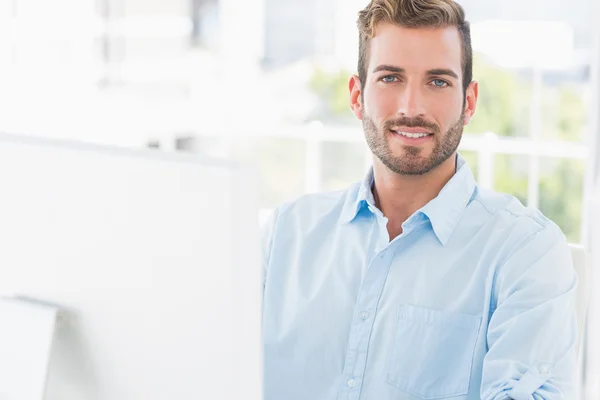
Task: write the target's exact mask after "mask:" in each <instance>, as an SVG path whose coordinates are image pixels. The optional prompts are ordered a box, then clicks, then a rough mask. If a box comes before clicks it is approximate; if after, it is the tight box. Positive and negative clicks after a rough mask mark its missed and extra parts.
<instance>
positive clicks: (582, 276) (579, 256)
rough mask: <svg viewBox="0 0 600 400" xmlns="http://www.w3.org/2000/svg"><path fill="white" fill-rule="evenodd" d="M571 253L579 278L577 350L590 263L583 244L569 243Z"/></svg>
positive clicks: (588, 291) (588, 295)
mask: <svg viewBox="0 0 600 400" xmlns="http://www.w3.org/2000/svg"><path fill="white" fill-rule="evenodd" d="M570 248H571V255H572V257H573V266H574V267H575V271H576V272H577V277H578V278H579V287H578V289H577V322H578V325H579V340H578V342H577V350H578V354H579V349H580V347H581V340H582V338H583V334H584V329H585V316H586V311H587V305H588V300H589V297H590V291H591V285H590V283H591V274H592V271H591V265H590V261H591V260H590V257H589V255H588V254H587V252H586V250H585V249H584V248H583V246H579V245H571V246H570Z"/></svg>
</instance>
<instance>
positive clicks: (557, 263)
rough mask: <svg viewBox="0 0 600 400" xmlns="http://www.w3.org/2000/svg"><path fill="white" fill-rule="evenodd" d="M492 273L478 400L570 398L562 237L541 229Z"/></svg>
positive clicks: (572, 364) (567, 277)
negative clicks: (479, 399)
mask: <svg viewBox="0 0 600 400" xmlns="http://www.w3.org/2000/svg"><path fill="white" fill-rule="evenodd" d="M496 274H497V275H496V277H495V278H496V279H495V284H494V289H493V293H492V298H493V300H492V302H493V303H496V304H492V308H491V310H492V316H491V318H490V322H489V327H488V336H487V340H488V353H487V354H486V356H485V358H484V363H483V375H482V385H481V398H482V400H499V399H514V400H530V399H533V400H558V399H573V398H574V393H575V385H576V375H575V371H576V366H577V355H576V350H575V348H576V344H577V337H578V332H577V315H576V307H575V299H576V290H577V275H576V272H575V270H574V268H573V265H572V260H571V253H570V250H569V247H568V245H567V242H566V240H565V237H564V235H563V234H562V232H560V229H559V228H558V227H557V226H556V225H554V224H553V223H550V224H548V225H546V226H545V227H543V228H541V230H539V231H538V232H535V233H534V234H532V235H531V236H530V237H529V238H528V239H526V240H525V241H524V242H523V243H522V244H521V245H519V246H518V247H517V248H516V250H515V251H513V252H511V255H510V256H509V257H508V258H507V260H506V261H505V262H504V263H502V265H501V266H500V267H499V269H498V270H497V272H496Z"/></svg>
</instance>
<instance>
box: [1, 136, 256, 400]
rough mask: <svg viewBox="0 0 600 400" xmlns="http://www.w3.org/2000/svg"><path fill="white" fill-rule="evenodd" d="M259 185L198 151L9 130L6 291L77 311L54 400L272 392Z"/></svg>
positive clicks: (4, 193) (52, 385) (56, 366)
mask: <svg viewBox="0 0 600 400" xmlns="http://www.w3.org/2000/svg"><path fill="white" fill-rule="evenodd" d="M256 182H257V180H256V179H255V175H254V174H253V173H252V172H251V171H249V170H248V168H246V167H244V166H237V165H233V164H231V163H228V162H215V161H207V160H202V159H200V158H199V157H197V156H194V155H189V154H175V153H162V152H159V151H156V150H149V149H148V150H144V149H140V150H129V149H118V148H109V147H100V146H95V145H88V144H81V143H73V142H61V141H52V140H45V139H36V138H30V137H21V136H13V135H6V134H2V135H0V191H1V192H0V193H1V195H0V243H1V244H2V250H1V251H0V294H3V295H16V296H23V297H28V298H31V299H34V300H35V301H42V302H48V303H51V304H55V305H58V306H59V307H60V308H61V309H63V310H65V311H66V313H65V314H64V315H65V318H63V319H62V320H61V321H60V322H59V323H58V324H57V326H56V330H55V334H54V340H53V343H52V350H51V357H50V364H49V369H48V375H47V383H46V388H45V396H44V397H43V398H44V400H87V399H91V400H136V399H140V400H159V399H160V400H173V399H185V400H191V399H211V400H213V399H226V400H229V399H235V400H237V399H244V400H259V399H262V362H261V355H262V347H261V337H260V325H261V309H262V305H261V302H262V292H261V291H262V286H261V274H260V262H259V251H258V248H259V243H258V236H259V235H258V221H257V215H258V208H257V190H256ZM0 325H1V322H0ZM4 362H5V363H6V362H8V361H7V360H4ZM5 384H6V382H5ZM0 386H1V382H0ZM0 389H1V387H0ZM0 392H2V390H0Z"/></svg>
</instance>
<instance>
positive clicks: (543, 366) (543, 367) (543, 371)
mask: <svg viewBox="0 0 600 400" xmlns="http://www.w3.org/2000/svg"><path fill="white" fill-rule="evenodd" d="M538 372H539V373H540V374H542V375H546V374H548V373H550V367H549V366H548V364H540V365H539V366H538Z"/></svg>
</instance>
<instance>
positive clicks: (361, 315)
mask: <svg viewBox="0 0 600 400" xmlns="http://www.w3.org/2000/svg"><path fill="white" fill-rule="evenodd" d="M358 316H359V317H360V319H362V320H363V321H364V320H366V319H367V318H369V313H368V312H366V311H363V312H361V313H360V314H359V315H358Z"/></svg>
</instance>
